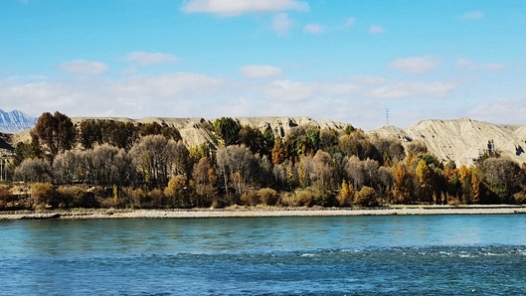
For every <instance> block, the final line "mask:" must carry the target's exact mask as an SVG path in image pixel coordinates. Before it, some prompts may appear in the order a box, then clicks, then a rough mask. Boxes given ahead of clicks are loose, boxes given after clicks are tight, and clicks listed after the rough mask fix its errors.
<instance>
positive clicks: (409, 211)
mask: <svg viewBox="0 0 526 296" xmlns="http://www.w3.org/2000/svg"><path fill="white" fill-rule="evenodd" d="M489 214H526V207H522V206H510V205H497V206H495V205H493V206H459V207H449V206H422V207H415V206H407V207H404V206H397V207H390V208H382V209H323V208H318V209H311V208H257V207H256V208H229V209H210V210H207V209H198V210H194V209H192V210H113V209H106V210H104V209H98V210H86V209H83V210H70V211H66V210H64V211H60V210H57V211H52V212H40V213H38V212H31V211H20V212H0V220H30V219H35V220H36V219H59V220H80V219H187V218H241V217H330V216H377V215H489Z"/></svg>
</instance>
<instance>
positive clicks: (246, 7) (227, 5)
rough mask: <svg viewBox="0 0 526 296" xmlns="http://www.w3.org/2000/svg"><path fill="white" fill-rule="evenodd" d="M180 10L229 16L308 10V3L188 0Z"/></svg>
mask: <svg viewBox="0 0 526 296" xmlns="http://www.w3.org/2000/svg"><path fill="white" fill-rule="evenodd" d="M181 10H182V11H183V12H185V13H211V14H219V15H221V16H227V17H231V16H237V15H241V14H245V13H275V12H282V11H287V10H294V11H308V10H309V4H308V3H307V2H304V1H297V0H190V1H186V2H185V3H184V4H183V7H182V8H181Z"/></svg>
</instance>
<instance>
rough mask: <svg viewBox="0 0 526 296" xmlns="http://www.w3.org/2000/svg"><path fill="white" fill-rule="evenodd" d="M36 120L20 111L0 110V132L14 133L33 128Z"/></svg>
mask: <svg viewBox="0 0 526 296" xmlns="http://www.w3.org/2000/svg"><path fill="white" fill-rule="evenodd" d="M37 120H38V118H35V117H31V116H29V115H27V114H25V113H23V112H21V111H18V110H13V111H11V112H5V111H4V110H2V109H0V132H2V133H16V132H20V131H24V130H28V129H30V128H32V127H34V126H35V124H36V123H37Z"/></svg>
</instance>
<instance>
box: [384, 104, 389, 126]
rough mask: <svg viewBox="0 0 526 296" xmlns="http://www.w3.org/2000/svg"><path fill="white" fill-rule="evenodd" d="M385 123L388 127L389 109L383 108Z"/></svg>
mask: <svg viewBox="0 0 526 296" xmlns="http://www.w3.org/2000/svg"><path fill="white" fill-rule="evenodd" d="M385 122H386V125H389V108H385Z"/></svg>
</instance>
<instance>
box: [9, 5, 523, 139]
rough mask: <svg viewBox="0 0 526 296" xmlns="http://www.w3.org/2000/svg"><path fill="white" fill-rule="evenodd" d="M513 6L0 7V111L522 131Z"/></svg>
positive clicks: (517, 13) (517, 8) (518, 35)
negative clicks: (469, 125)
mask: <svg viewBox="0 0 526 296" xmlns="http://www.w3.org/2000/svg"><path fill="white" fill-rule="evenodd" d="M525 32H526V2H525V1H523V0H515V1H512V0H510V1H506V0H505V1H480V0H473V1H470V0H466V1H458V0H436V1H427V0H421V1H409V0H405V1H388V0H383V1H380V0H368V1H353V0H341V1H336V0H332V1H326V0H325V1H323V0H319V1H318V0H312V1H300V0H235V1H232V0H184V1H180V0H179V1H168V0H104V1H103V0H93V1H71V0H3V1H2V2H0V108H1V109H4V110H6V111H9V110H13V109H18V110H21V111H24V112H26V113H28V114H29V115H32V116H39V115H40V114H41V113H42V112H46V111H49V112H54V111H57V110H58V111H60V112H63V113H65V114H67V115H69V116H71V117H74V116H101V117H106V116H119V117H120V116H125V117H130V118H141V117H150V116H155V117H204V118H216V117H221V116H309V117H312V118H315V119H330V120H334V121H339V122H347V123H351V124H353V125H355V126H357V127H361V128H363V129H366V130H369V129H373V128H375V127H378V126H382V125H385V124H386V116H385V114H386V109H387V108H388V109H389V113H390V116H389V123H390V124H392V125H396V126H399V127H407V126H410V125H412V124H415V123H417V122H418V121H420V120H423V119H455V118H461V117H469V118H472V119H477V120H484V121H490V122H493V123H505V124H526V116H524V114H526V33H525Z"/></svg>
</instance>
